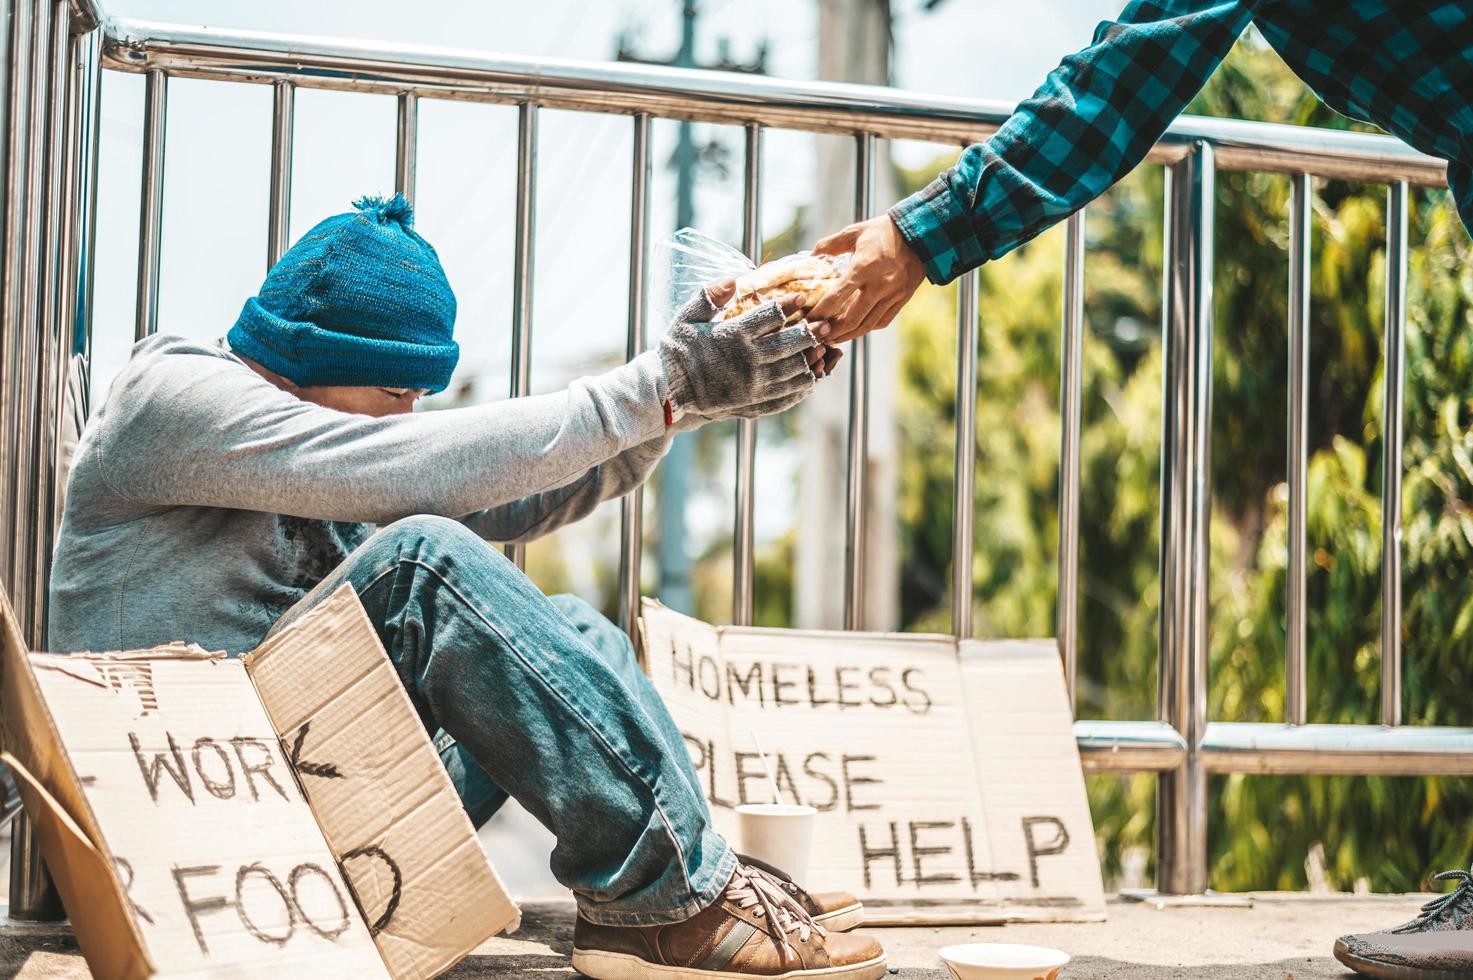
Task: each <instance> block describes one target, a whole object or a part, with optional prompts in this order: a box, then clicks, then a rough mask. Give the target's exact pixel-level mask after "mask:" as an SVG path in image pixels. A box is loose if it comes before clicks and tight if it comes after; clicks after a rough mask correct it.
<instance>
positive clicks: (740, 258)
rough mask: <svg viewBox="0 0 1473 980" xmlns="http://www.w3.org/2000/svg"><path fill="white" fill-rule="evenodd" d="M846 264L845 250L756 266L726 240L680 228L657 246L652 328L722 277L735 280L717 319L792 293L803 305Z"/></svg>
mask: <svg viewBox="0 0 1473 980" xmlns="http://www.w3.org/2000/svg"><path fill="white" fill-rule="evenodd" d="M848 264H849V256H847V255H840V256H830V255H814V254H813V253H812V252H794V253H793V254H792V255H785V256H783V257H782V258H779V259H773V260H772V261H770V262H764V263H763V264H762V265H760V266H758V265H755V264H754V263H753V262H752V260H751V259H749V258H747V257H746V256H745V255H743V254H742V253H741V252H739V251H737V250H736V249H734V248H732V247H731V246H730V245H728V244H726V243H725V242H721V241H717V240H716V239H714V238H712V237H711V236H709V235H706V234H703V233H701V232H699V231H697V230H695V229H694V228H682V229H680V230H679V231H677V232H676V233H675V234H673V235H671V236H670V237H669V238H667V239H665V240H664V241H662V242H660V243H659V244H658V245H656V246H655V250H654V266H653V267H652V268H653V273H654V274H653V275H652V276H651V277H650V278H651V282H650V289H651V292H650V297H649V299H650V303H649V308H650V310H651V311H652V313H653V319H654V322H652V323H651V327H652V328H653V330H652V333H658V332H659V331H662V330H664V329H665V326H666V324H668V323H669V322H670V318H671V317H672V316H674V314H675V312H676V311H677V310H679V309H680V308H681V307H682V306H684V305H685V304H686V303H687V302H689V300H690V298H691V297H692V296H694V295H695V293H696V290H697V289H700V288H702V287H704V286H710V285H713V284H715V283H718V282H721V281H722V280H724V279H735V280H736V284H737V289H736V295H735V296H733V297H732V299H731V300H730V301H729V302H728V303H727V304H726V305H725V306H723V307H722V308H721V311H720V312H719V313H718V314H717V319H721V320H724V319H727V318H728V317H733V316H740V315H741V314H743V313H745V312H747V311H748V310H751V309H754V308H756V307H757V306H760V305H761V304H762V303H765V302H767V301H768V300H773V299H782V298H783V297H784V296H788V295H790V294H792V293H802V294H803V295H804V296H805V297H807V299H808V302H807V303H806V304H805V305H808V306H811V305H812V304H813V303H816V302H818V300H819V298H820V297H822V296H823V294H824V293H826V292H828V290H829V289H831V288H833V286H835V285H837V284H838V282H839V277H840V276H841V275H842V274H843V272H844V269H845V268H846V267H847V266H848Z"/></svg>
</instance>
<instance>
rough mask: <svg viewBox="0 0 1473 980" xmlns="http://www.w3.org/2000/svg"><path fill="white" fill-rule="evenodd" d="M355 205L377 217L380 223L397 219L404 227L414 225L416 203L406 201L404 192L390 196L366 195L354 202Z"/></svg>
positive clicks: (367, 213) (365, 212)
mask: <svg viewBox="0 0 1473 980" xmlns="http://www.w3.org/2000/svg"><path fill="white" fill-rule="evenodd" d="M353 207H355V208H357V209H358V210H359V211H362V212H363V213H364V214H366V215H369V216H370V217H372V218H374V219H376V220H377V221H378V223H379V224H383V223H384V222H386V221H395V222H398V224H399V225H400V226H401V227H403V228H410V227H412V226H413V225H414V205H412V204H410V203H409V202H408V201H406V200H405V199H404V195H403V194H395V195H394V196H393V197H390V198H385V197H383V196H382V195H380V194H373V195H364V196H363V197H360V198H359V199H358V200H356V201H354V202H353Z"/></svg>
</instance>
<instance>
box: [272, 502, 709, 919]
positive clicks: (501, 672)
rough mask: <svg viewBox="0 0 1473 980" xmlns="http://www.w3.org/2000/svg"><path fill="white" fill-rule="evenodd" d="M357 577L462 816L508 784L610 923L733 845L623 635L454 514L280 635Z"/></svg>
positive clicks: (705, 899)
mask: <svg viewBox="0 0 1473 980" xmlns="http://www.w3.org/2000/svg"><path fill="white" fill-rule="evenodd" d="M345 582H347V583H351V584H352V586H353V588H354V590H355V591H357V593H358V598H359V599H360V600H361V601H362V602H363V606H364V608H365V609H366V610H367V611H368V617H369V619H370V620H372V622H373V624H374V627H375V629H376V630H377V631H378V635H379V639H380V640H381V641H382V642H383V645H384V649H385V650H387V651H388V654H389V658H390V659H391V660H392V661H393V662H394V665H395V666H396V667H397V668H398V671H399V677H400V679H401V680H402V681H403V682H404V686H405V688H406V689H407V690H408V691H409V697H410V700H411V701H413V702H414V706H415V708H416V709H417V710H418V711H419V715H420V718H421V720H423V722H424V724H425V727H426V729H427V730H428V731H430V732H432V733H436V748H437V749H439V750H440V753H441V759H442V760H443V761H444V763H445V767H446V769H447V771H448V772H449V773H450V776H451V780H452V782H453V783H454V784H455V787H456V790H457V792H459V794H460V797H461V800H462V802H463V803H464V805H465V807H466V811H467V813H469V815H470V817H471V819H472V821H474V822H476V823H477V824H480V823H483V822H484V821H485V820H486V819H488V818H489V817H490V816H491V814H492V813H494V812H495V811H496V809H497V808H498V807H499V806H501V804H502V803H504V802H505V801H506V799H507V797H508V796H512V797H515V798H516V800H517V802H519V803H521V804H522V806H524V807H525V808H526V809H527V811H528V812H530V813H531V814H532V815H533V816H534V817H536V818H537V819H538V820H540V821H541V822H542V824H543V825H544V826H545V827H547V829H548V830H550V831H552V833H553V834H554V836H556V838H557V846H556V848H554V850H553V852H552V873H553V874H554V875H555V876H556V877H557V880H558V881H559V882H561V883H562V884H563V885H564V886H566V887H567V888H569V889H571V890H572V891H573V893H574V894H575V895H576V896H577V900H578V907H579V911H580V913H581V914H582V915H583V916H584V917H585V918H586V919H588V920H589V921H590V922H594V923H597V924H599V925H608V926H636V925H637V926H643V925H661V924H666V923H671V922H679V921H682V920H684V919H687V918H689V917H690V916H692V915H694V914H695V913H696V912H698V911H700V910H701V909H703V908H705V907H706V906H707V905H710V904H711V903H712V902H714V901H715V900H716V898H717V897H718V896H719V895H720V894H721V891H722V889H723V888H724V887H725V885H726V882H727V879H728V878H730V877H731V872H732V868H733V867H734V866H735V864H736V857H735V855H734V854H733V853H732V851H731V848H730V847H728V846H727V844H726V842H725V841H724V840H722V838H721V837H720V835H718V834H717V833H716V832H715V831H714V830H713V829H712V828H711V814H710V810H709V809H708V808H707V806H706V800H705V797H704V796H703V795H702V793H701V784H700V780H699V778H698V777H697V775H696V772H695V770H694V768H693V767H692V765H691V762H690V756H689V754H688V753H687V751H686V748H685V742H684V740H683V739H682V738H681V735H680V731H679V730H678V729H677V728H676V727H675V722H674V721H673V720H672V719H671V717H670V715H669V712H668V711H666V709H665V705H664V703H663V702H662V701H661V700H660V696H659V694H658V693H656V691H655V689H654V686H653V685H652V684H651V683H650V681H649V679H648V678H647V677H646V676H645V675H644V672H643V671H641V670H640V668H639V665H638V664H637V663H636V662H635V659H634V651H633V650H632V648H631V647H630V645H629V642H628V638H627V637H625V636H624V634H623V633H622V631H620V630H619V629H618V627H616V626H614V625H613V624H612V623H610V622H609V621H608V620H606V619H604V618H603V617H602V616H599V615H598V613H596V612H595V611H594V610H593V609H592V608H591V607H590V606H588V604H587V603H584V602H582V601H581V600H578V599H575V598H573V597H571V596H559V597H556V598H551V599H550V598H548V597H547V596H545V595H543V594H542V593H541V592H539V591H538V590H537V587H536V586H535V585H533V584H532V582H531V581H530V580H529V579H528V578H527V577H526V576H525V575H523V574H522V572H521V571H520V570H519V569H518V568H517V567H516V566H515V565H513V564H512V563H511V562H510V561H509V560H507V558H506V557H505V556H504V555H503V554H502V553H501V552H500V551H499V550H497V549H496V548H494V547H492V546H491V545H489V544H487V543H486V542H485V541H483V540H481V539H480V538H479V537H477V536H476V535H475V534H474V533H472V532H471V531H470V530H469V529H467V528H466V527H465V526H464V525H462V524H459V523H458V522H456V521H452V520H447V519H445V518H438V517H412V518H408V519H406V520H402V521H398V522H397V523H394V524H391V525H389V526H388V527H385V528H383V529H382V530H380V531H379V532H378V533H376V534H374V535H373V537H371V538H369V539H368V540H367V541H365V542H364V543H363V544H362V545H361V546H360V547H359V548H358V549H357V550H356V551H354V552H353V553H352V554H351V555H349V556H348V558H347V560H346V561H344V562H343V563H342V565H340V566H338V568H337V569H335V570H334V571H333V573H332V574H331V575H329V576H328V577H327V578H326V579H324V580H323V581H322V583H321V584H319V585H318V586H317V587H316V588H315V589H313V590H312V591H311V592H310V593H308V594H307V595H306V596H305V597H303V598H302V600H301V601H300V602H298V603H297V604H296V605H295V606H293V607H292V608H291V609H290V610H289V611H288V612H287V613H286V615H285V616H283V617H282V619H281V621H280V622H278V623H277V624H276V626H274V627H273V628H272V629H273V631H274V630H276V629H280V628H281V627H282V626H283V625H285V624H286V623H289V622H291V621H292V620H294V619H295V618H297V617H298V616H300V615H301V614H302V613H303V612H305V611H306V610H307V609H310V608H311V607H312V606H314V605H315V604H316V603H318V602H320V601H321V600H322V599H324V598H326V597H327V596H328V595H329V594H330V593H332V592H333V591H334V590H335V589H337V588H338V587H339V586H341V585H342V584H343V583H345Z"/></svg>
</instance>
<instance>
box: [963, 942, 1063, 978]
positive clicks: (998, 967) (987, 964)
mask: <svg viewBox="0 0 1473 980" xmlns="http://www.w3.org/2000/svg"><path fill="white" fill-rule="evenodd" d="M937 955H939V956H940V957H941V962H943V963H945V964H946V968H947V969H948V970H950V971H951V975H952V976H954V977H956V978H957V980H1055V978H1056V977H1057V976H1058V975H1059V968H1060V967H1062V966H1063V965H1064V964H1065V963H1068V962H1069V954H1068V953H1066V952H1064V951H1063V950H1061V949H1049V948H1048V947H1047V946H1023V945H1020V944H1018V943H964V944H963V945H960V946H947V947H946V948H945V949H942V950H941V951H940V952H939V953H938V954H937Z"/></svg>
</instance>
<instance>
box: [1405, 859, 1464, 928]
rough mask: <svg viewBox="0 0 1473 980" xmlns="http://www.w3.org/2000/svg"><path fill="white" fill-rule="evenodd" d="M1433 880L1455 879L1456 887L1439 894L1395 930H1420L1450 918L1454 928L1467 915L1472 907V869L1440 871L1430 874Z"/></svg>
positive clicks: (1458, 925) (1459, 924)
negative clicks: (1409, 920) (1444, 893)
mask: <svg viewBox="0 0 1473 980" xmlns="http://www.w3.org/2000/svg"><path fill="white" fill-rule="evenodd" d="M1432 880H1433V881H1456V882H1457V883H1458V887H1456V888H1454V889H1453V890H1452V891H1450V892H1448V893H1447V894H1446V895H1439V896H1437V897H1436V898H1434V899H1432V901H1430V902H1428V903H1427V904H1426V905H1423V906H1422V911H1421V912H1419V913H1418V914H1417V917H1416V918H1415V919H1413V920H1412V921H1411V922H1408V923H1407V924H1406V925H1405V926H1402V927H1401V928H1400V929H1397V930H1396V931H1397V932H1402V931H1407V932H1413V931H1415V932H1420V931H1422V930H1424V929H1427V928H1430V927H1432V926H1434V925H1436V924H1438V923H1441V922H1442V921H1444V920H1446V919H1448V918H1451V919H1452V920H1453V926H1454V928H1459V927H1460V926H1461V925H1462V920H1463V919H1464V918H1465V917H1466V916H1468V914H1469V912H1470V908H1473V869H1469V871H1462V870H1458V871H1441V872H1438V873H1437V874H1435V875H1433V876H1432Z"/></svg>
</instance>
